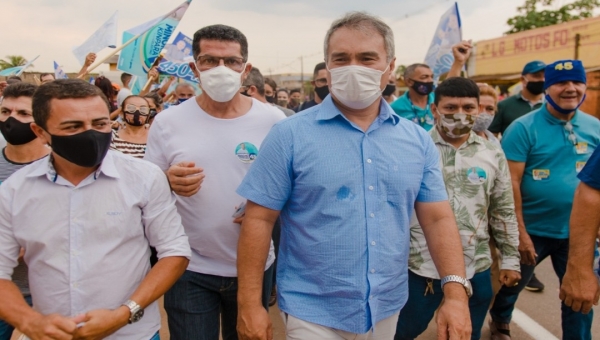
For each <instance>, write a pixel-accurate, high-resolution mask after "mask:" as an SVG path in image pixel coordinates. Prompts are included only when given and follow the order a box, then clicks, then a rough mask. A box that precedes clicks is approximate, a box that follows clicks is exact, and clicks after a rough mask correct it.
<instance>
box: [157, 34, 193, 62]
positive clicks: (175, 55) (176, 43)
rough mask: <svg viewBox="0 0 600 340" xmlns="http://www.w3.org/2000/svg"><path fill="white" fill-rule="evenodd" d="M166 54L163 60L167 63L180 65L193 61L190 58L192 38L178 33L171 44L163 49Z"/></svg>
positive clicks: (191, 57)
mask: <svg viewBox="0 0 600 340" xmlns="http://www.w3.org/2000/svg"><path fill="white" fill-rule="evenodd" d="M165 49H166V50H167V52H166V53H165V54H164V58H165V59H167V60H168V61H172V62H177V63H182V62H184V61H192V60H194V58H193V56H192V38H190V37H188V36H186V35H185V34H183V33H181V32H179V34H177V36H176V37H175V39H173V42H172V43H170V44H167V46H166V47H165Z"/></svg>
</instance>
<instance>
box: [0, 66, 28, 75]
mask: <svg viewBox="0 0 600 340" xmlns="http://www.w3.org/2000/svg"><path fill="white" fill-rule="evenodd" d="M21 71H23V66H15V67H11V68H5V69H4V70H2V71H0V76H3V77H9V76H16V75H17V74H20V73H21Z"/></svg>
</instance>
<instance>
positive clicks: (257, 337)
mask: <svg viewBox="0 0 600 340" xmlns="http://www.w3.org/2000/svg"><path fill="white" fill-rule="evenodd" d="M237 332H238V336H239V338H240V340H273V324H272V323H271V318H269V314H268V313H267V310H266V309H264V308H263V306H261V305H258V306H256V307H252V308H244V307H242V306H240V307H239V310H238V318H237Z"/></svg>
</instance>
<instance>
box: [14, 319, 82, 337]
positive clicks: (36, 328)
mask: <svg viewBox="0 0 600 340" xmlns="http://www.w3.org/2000/svg"><path fill="white" fill-rule="evenodd" d="M80 322H83V317H76V318H67V317H64V316H62V315H58V314H51V315H40V316H39V317H38V318H35V319H33V320H31V321H30V322H29V323H28V324H26V325H25V326H24V327H23V329H22V330H21V331H22V332H23V333H24V334H25V335H27V337H29V338H30V339H31V340H50V339H52V340H71V339H73V334H74V333H75V331H77V324H78V323H80Z"/></svg>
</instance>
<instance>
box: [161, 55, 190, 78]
mask: <svg viewBox="0 0 600 340" xmlns="http://www.w3.org/2000/svg"><path fill="white" fill-rule="evenodd" d="M158 72H160V73H161V74H166V75H169V76H175V77H177V78H181V79H184V80H186V81H190V82H194V83H198V79H197V78H196V76H195V75H194V72H192V69H190V66H189V65H188V63H178V62H173V61H169V60H164V59H163V60H162V61H161V62H160V63H159V64H158Z"/></svg>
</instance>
